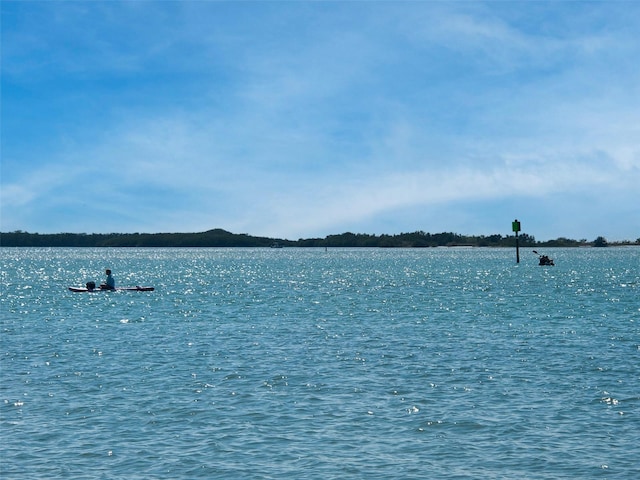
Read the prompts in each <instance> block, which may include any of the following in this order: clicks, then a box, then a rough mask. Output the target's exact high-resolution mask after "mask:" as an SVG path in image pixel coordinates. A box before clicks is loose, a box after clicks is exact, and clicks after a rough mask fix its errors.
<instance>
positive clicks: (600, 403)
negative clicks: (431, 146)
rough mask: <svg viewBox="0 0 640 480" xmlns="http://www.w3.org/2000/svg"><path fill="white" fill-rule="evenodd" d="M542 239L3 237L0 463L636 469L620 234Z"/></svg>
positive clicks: (626, 277)
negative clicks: (139, 243) (259, 242)
mask: <svg viewBox="0 0 640 480" xmlns="http://www.w3.org/2000/svg"><path fill="white" fill-rule="evenodd" d="M548 253H549V254H551V255H552V256H553V257H554V258H555V260H556V266H555V267H539V266H538V265H537V256H535V255H533V254H531V256H530V257H529V256H526V255H525V256H523V257H522V260H521V263H520V264H516V263H515V259H514V252H513V251H512V250H509V249H476V248H473V249H471V248H451V249H446V248H437V249H329V250H328V251H325V250H324V249H293V248H292V249H289V248H285V249H215V248H212V249H72V248H69V249H65V248H59V249H38V248H17V249H14V248H2V249H0V255H1V257H0V258H1V262H2V272H1V275H2V277H1V280H2V291H1V293H0V307H1V318H2V322H1V328H2V329H1V336H2V340H1V351H0V353H1V356H0V379H1V382H0V402H1V404H0V411H1V412H2V415H1V420H0V425H1V429H0V431H1V432H2V433H1V439H2V442H1V443H0V458H1V459H2V462H1V463H0V473H1V476H2V478H3V479H21V478H30V479H50V478H61V477H64V478H127V479H135V478H171V479H177V478H183V479H193V478H323V479H325V478H380V479H382V478H400V479H413V478H415V479H418V478H421V479H422V478H483V479H486V478H501V479H502V478H528V479H536V478H540V479H556V478H621V479H622V478H625V479H626V478H636V477H638V476H639V475H640V461H639V460H638V459H639V458H640V452H639V450H638V445H640V433H639V432H640V393H639V392H640V391H639V390H638V385H640V327H639V322H640V300H639V294H640V249H638V248H634V247H628V248H606V249H558V250H554V251H549V252H548ZM105 268H111V269H112V270H113V271H114V276H115V278H116V282H117V284H118V285H121V286H126V285H132V286H135V285H152V286H154V287H155V291H153V292H96V293H72V292H69V291H68V290H67V287H68V286H82V285H84V283H85V282H87V281H89V280H93V281H96V283H99V281H101V280H102V279H103V272H104V269H105Z"/></svg>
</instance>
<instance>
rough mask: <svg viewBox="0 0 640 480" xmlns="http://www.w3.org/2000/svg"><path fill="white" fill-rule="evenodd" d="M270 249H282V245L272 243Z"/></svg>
mask: <svg viewBox="0 0 640 480" xmlns="http://www.w3.org/2000/svg"><path fill="white" fill-rule="evenodd" d="M271 248H282V245H281V244H279V243H278V242H273V243H272V244H271Z"/></svg>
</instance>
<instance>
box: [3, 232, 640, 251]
mask: <svg viewBox="0 0 640 480" xmlns="http://www.w3.org/2000/svg"><path fill="white" fill-rule="evenodd" d="M518 239H519V243H520V246H521V247H583V246H595V247H606V246H608V245H634V244H635V245H640V238H638V239H637V240H636V241H635V242H630V241H627V242H617V243H608V242H607V240H606V239H605V238H604V237H598V238H596V239H595V240H594V241H592V242H588V241H587V240H584V239H583V240H572V239H569V238H562V237H561V238H557V239H556V240H549V241H544V242H538V241H536V239H535V238H534V237H533V236H532V235H528V234H526V233H523V234H520V235H519V237H518ZM275 244H277V245H279V246H283V247H380V248H422V247H443V246H448V247H451V246H470V247H514V246H515V237H514V236H511V235H509V236H504V235H500V234H495V235H488V236H485V235H480V236H477V235H459V234H456V233H447V232H444V233H435V234H431V233H426V232H423V231H418V232H413V233H400V234H397V235H369V234H362V233H350V232H347V233H342V234H340V235H329V236H327V237H325V238H308V239H299V240H286V239H280V238H267V237H254V236H251V235H247V234H245V233H241V234H234V233H231V232H228V231H226V230H222V229H219V228H216V229H214V230H209V231H206V232H201V233H107V234H102V233H92V234H86V233H54V234H39V233H28V232H23V231H20V230H18V231H15V232H8V233H0V246H3V247H270V246H273V245H275Z"/></svg>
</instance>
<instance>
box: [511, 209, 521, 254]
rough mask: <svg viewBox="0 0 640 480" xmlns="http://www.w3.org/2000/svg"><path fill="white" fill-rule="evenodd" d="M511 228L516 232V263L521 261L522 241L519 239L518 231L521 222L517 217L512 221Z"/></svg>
mask: <svg viewBox="0 0 640 480" xmlns="http://www.w3.org/2000/svg"><path fill="white" fill-rule="evenodd" d="M511 230H513V231H514V232H515V233H516V263H520V243H519V240H518V232H519V231H520V222H519V221H518V219H517V218H516V219H515V220H514V221H513V222H511Z"/></svg>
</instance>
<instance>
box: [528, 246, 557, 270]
mask: <svg viewBox="0 0 640 480" xmlns="http://www.w3.org/2000/svg"><path fill="white" fill-rule="evenodd" d="M533 253H535V254H536V255H538V258H539V260H540V261H539V262H538V265H540V266H541V267H553V266H554V265H555V263H553V258H549V257H548V256H547V255H540V254H539V253H538V252H536V251H535V250H534V251H533Z"/></svg>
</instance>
